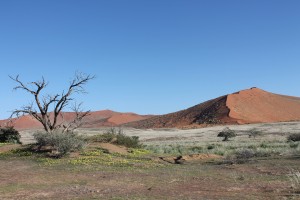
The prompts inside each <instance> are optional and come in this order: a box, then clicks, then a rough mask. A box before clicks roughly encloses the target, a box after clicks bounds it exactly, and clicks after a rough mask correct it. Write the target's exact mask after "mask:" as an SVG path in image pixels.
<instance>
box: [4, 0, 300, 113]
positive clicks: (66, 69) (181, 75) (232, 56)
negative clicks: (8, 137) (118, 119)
mask: <svg viewBox="0 0 300 200" xmlns="http://www.w3.org/2000/svg"><path fill="white" fill-rule="evenodd" d="M299 10H300V1H298V0H289V1H285V0H280V1H279V0H243V1H241V0H226V1H224V0H209V1H208V0H205V1H204V0H187V1H186V0H181V1H179V0H151V1H150V0H149V1H146V0H135V1H134V0H126V1H123V0H109V1H104V0H102V1H101V0H89V1H84V0H81V1H77V0H60V1H58V0H54V1H50V0H44V1H40V0H36V1H32V0H26V1H23V0H19V1H17V0H10V1H0V68H1V73H0V90H1V94H2V95H1V98H0V105H1V106H0V119H1V118H2V119H3V118H7V117H8V116H9V115H10V112H9V111H11V110H13V109H15V108H19V107H21V106H22V105H26V104H27V103H28V102H31V101H32V99H31V96H30V95H28V94H26V93H24V92H23V91H13V90H12V88H13V87H14V86H15V83H14V82H13V81H12V80H10V79H9V78H8V75H13V76H14V75H17V74H19V75H20V79H21V80H24V81H25V82H30V81H34V80H38V79H40V77H41V76H44V77H45V79H46V80H48V81H49V87H48V90H47V92H48V93H55V92H58V93H60V92H61V91H62V90H63V89H64V88H66V87H67V85H68V82H69V80H70V78H72V77H73V75H74V73H75V72H76V71H81V72H84V73H88V74H93V75H96V77H97V78H96V79H95V80H92V81H91V82H90V83H89V84H88V85H87V87H86V89H87V91H88V94H85V95H80V96H76V98H77V101H79V102H80V101H83V102H84V108H85V109H91V110H102V109H112V110H115V111H120V112H126V111H130V112H136V113H139V114H148V113H150V114H164V113H169V112H174V111H177V110H181V109H185V108H187V107H190V106H193V105H195V104H198V103H201V102H203V101H205V100H209V99H211V98H215V97H218V96H220V95H224V94H228V93H232V92H235V91H238V90H242V89H246V88H250V87H253V86H256V87H259V88H262V89H264V90H267V91H270V92H274V93H281V94H287V95H293V96H300V89H299V82H300V79H299V76H300V37H299V36H300V12H299Z"/></svg>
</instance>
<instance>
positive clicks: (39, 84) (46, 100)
mask: <svg viewBox="0 0 300 200" xmlns="http://www.w3.org/2000/svg"><path fill="white" fill-rule="evenodd" d="M9 77H10V78H11V79H12V80H13V81H15V82H16V83H17V86H16V87H15V88H14V89H15V90H17V89H22V90H25V91H26V92H29V93H30V94H32V95H33V96H34V102H35V104H36V106H37V108H38V110H39V111H37V110H35V109H34V106H33V103H32V104H30V105H28V106H24V107H22V108H21V109H16V110H15V111H13V112H12V115H11V117H13V116H17V117H19V116H20V114H22V115H24V114H28V115H31V116H32V117H34V118H35V119H37V120H38V121H39V122H40V123H41V124H42V125H43V127H44V129H45V131H47V132H52V131H53V130H56V129H58V128H61V126H62V124H59V125H57V121H58V117H59V116H62V119H63V115H62V113H61V112H62V110H63V109H64V108H65V107H66V106H68V105H69V103H70V102H71V101H73V100H74V99H73V98H71V95H72V94H73V93H85V89H84V85H85V84H86V83H87V82H88V81H90V80H92V79H94V78H95V76H91V75H85V74H83V73H76V74H75V78H74V79H73V80H72V81H71V82H70V85H69V87H68V90H67V92H66V93H65V92H62V94H61V95H59V94H55V95H52V96H51V95H49V94H48V95H46V96H43V97H41V95H40V93H41V91H43V89H45V88H46V87H47V85H48V83H47V82H46V81H45V79H44V77H42V79H41V80H40V81H35V82H31V83H29V84H24V83H23V82H22V81H20V79H19V75H17V76H16V77H15V78H14V77H12V76H9ZM28 85H33V86H34V87H35V89H31V88H30V87H29V86H28ZM51 105H53V107H54V110H53V116H52V119H51V115H50V114H49V107H50V106H51ZM80 107H81V104H78V105H76V104H75V107H73V109H74V112H75V114H76V116H75V118H74V120H73V121H71V122H70V123H69V124H68V125H64V126H67V127H68V128H67V129H65V130H71V129H72V130H74V129H75V128H77V127H78V126H80V125H82V124H81V121H82V119H83V118H84V117H86V116H87V115H88V114H89V112H90V111H87V112H82V111H80Z"/></svg>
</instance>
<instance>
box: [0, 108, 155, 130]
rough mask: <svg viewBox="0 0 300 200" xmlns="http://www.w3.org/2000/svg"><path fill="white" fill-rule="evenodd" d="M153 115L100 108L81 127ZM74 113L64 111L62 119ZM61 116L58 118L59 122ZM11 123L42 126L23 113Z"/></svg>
mask: <svg viewBox="0 0 300 200" xmlns="http://www.w3.org/2000/svg"><path fill="white" fill-rule="evenodd" d="M152 116H153V115H138V114H135V113H120V112H114V111H111V110H102V111H95V112H91V113H90V115H88V116H87V117H86V118H84V125H83V127H86V128H98V127H103V126H119V125H121V124H124V123H128V122H133V121H137V120H144V119H147V118H149V117H152ZM74 117H75V113H73V112H64V113H63V120H65V121H67V122H69V121H71V120H72V119H74ZM8 121H9V120H0V125H2V126H4V125H5V124H7V123H8ZM61 121H62V118H61V117H60V118H59V122H61ZM12 123H13V125H14V127H15V128H16V129H35V128H42V125H41V124H40V123H39V122H38V121H37V120H36V119H34V118H33V117H31V116H28V115H25V116H22V117H19V118H14V119H12Z"/></svg>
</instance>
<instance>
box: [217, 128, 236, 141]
mask: <svg viewBox="0 0 300 200" xmlns="http://www.w3.org/2000/svg"><path fill="white" fill-rule="evenodd" d="M235 136H236V134H235V131H234V130H231V129H230V128H228V127H226V128H225V129H223V130H222V131H221V132H220V133H219V134H218V137H224V139H223V141H228V140H229V138H232V137H235Z"/></svg>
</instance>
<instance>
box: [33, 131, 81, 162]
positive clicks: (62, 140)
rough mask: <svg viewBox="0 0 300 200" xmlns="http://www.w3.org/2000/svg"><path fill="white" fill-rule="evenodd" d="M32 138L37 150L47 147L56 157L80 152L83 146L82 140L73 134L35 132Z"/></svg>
mask: <svg viewBox="0 0 300 200" xmlns="http://www.w3.org/2000/svg"><path fill="white" fill-rule="evenodd" d="M33 136H34V139H35V140H36V141H37V145H38V146H39V149H41V148H42V147H47V146H49V147H52V153H54V155H55V156H57V157H61V156H64V155H66V154H68V153H70V152H72V151H76V150H80V149H82V148H83V147H84V145H85V142H84V140H83V138H82V137H79V136H78V135H76V134H75V133H62V132H59V131H57V132H54V133H45V132H37V133H35V134H34V135H33Z"/></svg>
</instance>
